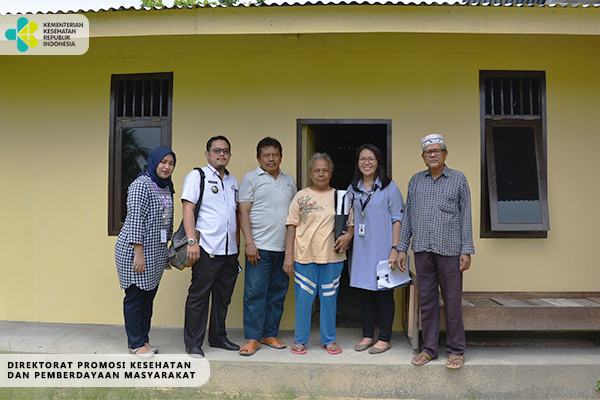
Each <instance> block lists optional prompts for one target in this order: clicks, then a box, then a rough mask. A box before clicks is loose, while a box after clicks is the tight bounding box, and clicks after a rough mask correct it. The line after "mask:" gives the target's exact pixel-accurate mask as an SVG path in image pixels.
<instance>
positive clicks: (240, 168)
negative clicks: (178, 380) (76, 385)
mask: <svg viewBox="0 0 600 400" xmlns="http://www.w3.org/2000/svg"><path fill="white" fill-rule="evenodd" d="M294 37H295V36H294ZM598 65H600V39H599V38H598V36H576V35H568V36H567V35H553V36H547V35H528V36H522V35H482V34H410V33H373V34H307V35H300V36H299V37H298V38H297V39H295V38H291V39H290V38H289V37H287V36H286V35H244V36H241V35H220V36H210V35H206V36H178V35H175V36H168V37H151V36H150V37H130V38H92V39H91V40H90V46H89V51H88V52H87V53H86V54H85V55H82V56H68V57H67V56H55V57H42V56H36V57H34V56H31V57H27V56H10V57H9V56H0V74H1V76H2V77H3V79H2V80H0V121H1V125H0V141H1V142H0V143H1V144H0V159H1V160H3V161H4V166H5V173H4V174H3V178H2V187H3V201H2V207H1V209H0V254H2V255H4V258H3V260H2V261H1V262H0V271H1V277H0V320H15V321H41V322H66V323H74V322H77V323H103V324H121V323H122V296H123V295H122V292H121V291H120V290H119V285H118V280H117V275H116V270H115V266H114V244H115V241H116V237H114V236H108V234H107V207H108V195H107V189H108V143H109V124H110V118H109V113H110V107H109V100H110V79H111V74H125V73H142V72H169V71H173V72H174V90H173V149H174V151H175V152H176V153H177V159H178V164H177V168H176V169H175V173H174V181H175V190H176V192H177V193H176V196H179V195H180V194H181V188H182V184H183V178H184V177H185V175H186V174H187V172H189V171H190V170H191V169H192V168H193V167H194V166H201V165H204V164H205V158H204V155H203V151H204V146H205V143H206V140H207V139H208V138H209V137H210V136H212V135H215V134H224V135H226V136H227V137H229V139H230V140H231V142H232V154H233V155H232V159H231V163H230V166H229V169H230V171H231V172H232V173H233V174H234V175H235V176H236V177H237V178H238V180H240V181H241V179H242V177H243V176H244V174H245V173H246V172H248V171H250V170H252V169H254V168H255V167H256V159H255V153H254V151H255V150H254V148H255V146H256V143H257V141H258V140H260V139H261V138H262V137H264V136H266V135H271V136H275V137H277V138H279V139H280V141H281V142H282V144H283V147H284V157H283V164H282V168H283V170H284V171H286V172H288V173H291V174H292V175H294V176H295V172H296V171H295V168H296V167H295V165H296V120H297V119H298V118H369V119H371V118H382V119H391V120H392V130H393V142H392V143H393V145H392V153H393V178H394V180H395V181H396V182H397V183H398V185H399V187H400V189H401V190H402V192H403V193H404V194H406V187H407V183H408V180H409V179H410V177H411V176H412V174H414V173H415V172H417V171H419V170H421V169H423V168H424V165H423V162H422V160H421V157H420V147H419V143H420V138H421V137H422V136H424V135H426V134H428V133H431V132H439V133H442V134H443V135H444V136H445V138H446V140H447V143H448V149H449V155H448V159H447V164H448V165H449V166H450V167H451V168H456V169H459V170H461V171H463V172H464V173H465V174H466V175H467V177H468V179H469V182H470V185H471V194H472V198H473V228H474V239H475V248H476V254H475V256H474V257H473V264H472V267H471V269H470V270H469V271H468V272H466V273H465V283H464V286H465V290H468V291H597V290H598V284H597V282H599V281H600V268H597V261H596V255H595V253H594V251H593V249H594V248H595V246H596V242H597V239H596V237H595V236H593V232H596V231H597V226H598V225H599V224H600V217H599V216H598V214H597V213H596V212H594V210H595V206H596V204H597V198H598V197H599V195H600V187H599V185H596V184H595V183H593V180H590V179H589V178H588V176H587V174H588V173H591V172H593V169H592V170H590V169H589V168H590V167H594V166H595V164H594V162H595V159H596V158H597V157H596V155H595V150H596V149H598V148H600V135H599V134H598V133H599V132H598V128H597V124H596V121H595V120H596V114H597V110H598V109H599V108H600V99H599V97H598V92H599V91H600V76H598V74H594V73H590V72H591V71H595V70H596V69H597V66H598ZM504 69H507V70H543V71H546V84H547V104H548V105H547V114H548V117H547V122H548V132H547V138H548V176H549V179H548V190H549V207H550V223H551V231H550V232H549V233H548V238H546V239H480V238H479V213H480V159H481V154H480V115H479V86H478V85H479V71H480V70H504ZM586 150H587V151H586ZM349 162H351V161H350V160H349ZM590 181H591V182H590ZM180 218H181V210H179V209H176V212H175V220H176V221H177V223H178V221H179V220H180ZM240 262H241V263H242V265H243V260H242V258H240ZM189 280H190V270H185V271H183V272H181V271H177V270H172V271H167V272H166V273H165V275H164V277H163V280H162V282H161V285H160V289H159V292H158V295H157V298H156V301H155V314H154V319H153V323H154V325H156V326H182V324H183V310H184V302H185V297H186V294H187V288H188V285H189ZM290 287H291V288H292V290H293V285H290ZM398 292H399V291H398ZM397 295H398V293H397ZM242 300H243V273H242V274H241V275H240V276H239V278H238V284H237V285H236V289H235V293H234V297H233V301H232V304H231V306H230V308H229V314H228V321H227V323H228V327H230V328H241V327H242V326H243V324H242ZM398 316H400V311H398ZM282 328H283V329H293V291H290V293H289V295H288V298H287V302H286V311H285V314H284V319H283V322H282ZM395 329H397V330H400V329H401V323H400V318H397V319H396V325H395Z"/></svg>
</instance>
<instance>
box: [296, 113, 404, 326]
mask: <svg viewBox="0 0 600 400" xmlns="http://www.w3.org/2000/svg"><path fill="white" fill-rule="evenodd" d="M365 143H371V144H373V145H375V146H377V147H378V148H379V149H380V150H381V153H382V154H383V157H384V161H385V166H384V167H385V169H386V172H387V174H388V176H390V177H391V176H392V159H391V153H392V121H391V120H388V119H299V120H298V121H297V157H296V160H297V166H296V171H297V176H296V182H298V188H299V189H301V188H304V187H306V186H309V185H310V184H311V182H310V178H309V176H308V161H309V160H310V157H311V156H312V155H313V154H314V153H316V152H319V153H327V154H329V155H330V156H331V159H332V160H333V165H334V171H333V177H332V178H331V186H332V187H334V188H336V189H346V188H347V187H348V185H349V184H350V182H351V181H352V176H353V174H354V163H355V157H356V150H357V149H358V148H359V147H360V146H361V145H363V144H365ZM344 264H345V265H344V270H343V272H342V278H341V283H340V288H339V292H338V309H337V326H338V327H341V328H359V327H361V326H362V317H361V304H360V295H359V293H358V291H357V290H356V289H354V288H351V287H350V286H349V281H350V279H349V276H348V265H347V262H346V263H344ZM318 315H319V314H318V306H317V312H315V313H314V314H313V318H315V319H316V322H317V323H318V320H319V319H318Z"/></svg>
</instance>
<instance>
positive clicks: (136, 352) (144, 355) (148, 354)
mask: <svg viewBox="0 0 600 400" xmlns="http://www.w3.org/2000/svg"><path fill="white" fill-rule="evenodd" d="M142 349H146V350H147V351H146V352H144V353H140V352H139V351H140V350H142ZM129 352H130V353H131V354H133V355H136V356H138V357H140V358H152V357H154V351H152V350H150V349H148V348H147V347H146V346H142V347H136V348H135V349H132V348H129Z"/></svg>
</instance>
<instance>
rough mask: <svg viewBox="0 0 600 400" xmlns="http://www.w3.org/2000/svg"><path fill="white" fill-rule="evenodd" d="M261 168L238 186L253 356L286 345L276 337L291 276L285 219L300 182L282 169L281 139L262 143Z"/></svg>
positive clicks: (247, 319) (247, 327)
mask: <svg viewBox="0 0 600 400" xmlns="http://www.w3.org/2000/svg"><path fill="white" fill-rule="evenodd" d="M256 153H257V154H256V158H257V160H258V164H259V167H258V168H256V170H254V171H251V172H248V173H247V174H246V176H244V179H243V180H242V186H241V189H240V225H241V228H242V232H243V233H244V238H245V241H246V269H245V286H244V334H245V337H246V339H248V343H246V345H245V346H244V347H242V348H241V350H240V355H242V356H251V355H252V354H254V353H255V352H256V350H258V349H259V348H260V346H261V343H263V344H266V345H268V346H271V347H273V348H276V349H283V348H285V347H286V345H285V343H284V342H283V341H281V340H279V339H278V338H277V334H278V333H279V323H280V322H281V315H282V314H283V303H284V301H285V295H286V293H287V290H288V287H289V277H288V275H287V274H286V273H285V271H283V260H284V259H285V235H286V226H285V221H286V218H287V214H288V209H289V206H290V202H291V201H292V198H293V197H294V195H295V194H296V182H295V181H294V178H292V177H291V176H290V175H288V174H285V173H283V172H281V170H280V169H279V166H280V165H281V157H282V153H283V150H282V148H281V143H279V141H278V140H277V139H274V138H271V137H266V138H264V139H262V140H261V141H260V142H258V146H257V147H256Z"/></svg>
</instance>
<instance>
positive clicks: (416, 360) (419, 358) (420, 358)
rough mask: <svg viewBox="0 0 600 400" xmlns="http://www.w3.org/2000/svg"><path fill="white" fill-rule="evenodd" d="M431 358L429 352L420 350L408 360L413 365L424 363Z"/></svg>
mask: <svg viewBox="0 0 600 400" xmlns="http://www.w3.org/2000/svg"><path fill="white" fill-rule="evenodd" d="M431 360H432V357H431V356H430V355H429V354H427V353H425V352H424V351H422V352H420V353H419V354H417V355H416V356H414V357H413V358H412V360H410V362H411V363H412V364H413V365H425V364H427V363H428V362H429V361H431Z"/></svg>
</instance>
